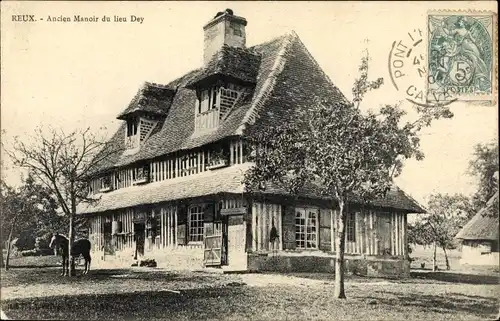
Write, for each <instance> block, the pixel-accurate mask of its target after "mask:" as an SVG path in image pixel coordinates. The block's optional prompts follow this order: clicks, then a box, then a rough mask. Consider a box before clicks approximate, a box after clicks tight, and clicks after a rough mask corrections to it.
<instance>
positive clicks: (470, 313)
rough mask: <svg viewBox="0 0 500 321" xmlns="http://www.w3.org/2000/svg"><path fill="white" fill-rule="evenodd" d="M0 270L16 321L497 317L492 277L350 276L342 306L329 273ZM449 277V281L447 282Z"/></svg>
mask: <svg viewBox="0 0 500 321" xmlns="http://www.w3.org/2000/svg"><path fill="white" fill-rule="evenodd" d="M58 273H59V269H54V268H37V269H34V268H14V269H11V270H10V271H7V272H4V271H2V279H1V281H2V282H1V284H2V301H1V307H2V310H3V311H4V312H5V313H6V314H7V316H8V317H9V318H15V319H73V320H76V319H86V320H98V319H99V320H131V319H134V320H160V319H161V320H200V319H218V320H221V319H223V320H248V319H253V320H285V319H288V320H311V319H315V320H358V319H365V318H366V319H370V320H381V319H384V320H403V319H406V320H423V319H424V320H425V319H426V320H449V319H459V320H485V319H487V318H491V317H493V316H494V315H496V313H498V301H497V299H496V298H497V297H498V296H499V294H500V293H499V289H498V278H497V277H496V276H486V275H475V276H470V277H469V278H464V277H459V278H458V279H459V280H457V277H456V275H455V277H453V275H454V274H451V273H446V272H438V273H429V272H418V273H413V278H411V279H406V280H384V279H374V278H361V277H353V276H351V277H349V278H348V280H347V283H346V291H347V296H348V299H347V300H342V301H338V300H335V299H333V298H332V296H333V279H332V275H329V274H288V275H279V274H241V275H240V274H237V275H236V274H235V275H227V274H224V275H223V274H215V273H206V272H203V273H200V272H198V273H196V272H188V271H182V272H174V271H164V270H159V269H145V268H134V269H123V270H93V271H91V274H89V275H87V276H77V277H74V278H67V277H59V276H58ZM450 275H451V277H450Z"/></svg>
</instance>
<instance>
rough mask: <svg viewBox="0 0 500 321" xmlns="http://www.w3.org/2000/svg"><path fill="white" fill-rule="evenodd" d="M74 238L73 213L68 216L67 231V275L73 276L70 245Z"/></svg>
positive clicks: (73, 267)
mask: <svg viewBox="0 0 500 321" xmlns="http://www.w3.org/2000/svg"><path fill="white" fill-rule="evenodd" d="M74 239H75V235H74V228H73V213H71V214H70V216H69V233H68V259H69V262H70V264H69V273H68V274H69V276H73V275H74V274H75V266H74V264H72V260H71V247H72V246H73V243H74Z"/></svg>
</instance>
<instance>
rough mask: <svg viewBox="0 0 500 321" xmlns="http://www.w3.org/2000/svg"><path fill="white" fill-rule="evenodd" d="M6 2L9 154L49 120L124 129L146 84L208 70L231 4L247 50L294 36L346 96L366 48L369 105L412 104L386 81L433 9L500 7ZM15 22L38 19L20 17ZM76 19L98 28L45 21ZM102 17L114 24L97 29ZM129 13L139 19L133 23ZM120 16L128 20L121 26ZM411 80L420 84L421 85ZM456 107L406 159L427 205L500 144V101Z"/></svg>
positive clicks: (68, 126)
mask: <svg viewBox="0 0 500 321" xmlns="http://www.w3.org/2000/svg"><path fill="white" fill-rule="evenodd" d="M1 6H2V11H1V14H2V19H1V36H2V37H1V42H2V46H1V75H2V77H1V93H2V95H1V127H2V130H5V131H6V134H5V135H3V136H2V141H3V142H5V143H6V144H7V146H8V143H9V141H11V139H12V137H14V136H20V137H21V139H27V137H28V135H31V134H33V132H34V129H35V128H36V127H37V126H47V125H49V124H50V125H51V126H53V127H56V128H62V129H63V130H66V131H69V130H72V129H75V128H86V127H88V126H90V127H91V128H92V129H93V130H98V128H100V127H102V126H104V127H106V128H107V132H108V133H109V135H111V134H112V133H113V132H114V131H115V130H116V129H117V128H118V126H119V124H120V121H119V120H117V119H116V116H117V115H118V114H119V113H120V112H121V111H122V110H124V109H125V108H126V106H127V104H128V103H129V102H130V100H131V99H132V97H133V96H134V95H135V93H136V92H137V90H138V88H139V86H140V85H141V84H142V83H143V82H144V81H151V82H156V83H162V84H166V83H168V82H169V81H171V80H173V79H175V78H176V77H178V76H181V75H183V74H184V73H186V72H188V71H190V70H192V69H195V68H198V67H199V66H201V65H202V59H203V25H205V24H206V23H207V22H208V21H209V20H210V19H211V18H212V17H213V16H214V15H215V14H216V13H217V12H218V11H223V10H224V9H226V8H231V9H232V10H233V11H234V13H235V14H236V15H239V16H243V17H245V18H246V19H247V21H248V25H247V27H246V34H247V46H252V45H256V44H259V43H261V42H264V41H268V40H270V39H272V38H275V37H278V36H280V35H283V34H285V33H287V32H290V31H291V30H294V31H295V32H296V33H297V34H298V36H299V38H300V39H301V41H302V42H303V43H304V44H305V46H306V47H307V48H308V50H309V51H310V53H311V54H312V56H313V57H314V58H315V59H316V61H317V62H318V64H319V65H320V66H321V67H322V68H323V70H324V71H325V73H326V74H327V75H328V76H329V77H330V78H331V80H332V81H333V83H334V84H335V85H336V86H337V87H338V88H339V89H340V90H341V91H342V92H343V93H344V94H345V95H346V96H347V97H348V98H351V97H352V95H351V88H352V84H353V81H354V79H355V77H356V75H357V73H358V72H357V68H358V65H359V61H360V58H361V55H362V52H363V50H364V49H368V51H369V53H370V57H371V62H370V71H369V76H370V77H371V78H377V77H383V78H384V85H383V86H382V87H381V89H379V90H377V91H374V92H371V93H369V94H368V95H367V97H366V99H365V101H364V102H363V104H364V105H365V106H368V107H370V108H377V107H378V106H380V105H382V104H393V103H396V102H398V101H405V98H406V94H405V93H404V91H402V90H396V89H395V87H394V86H393V85H392V83H391V81H390V71H389V68H388V57H389V53H390V50H391V46H392V43H393V42H394V41H396V40H400V39H406V41H408V33H413V32H414V31H415V30H418V29H421V30H423V31H424V33H425V31H426V30H427V29H426V28H427V27H426V21H427V20H426V17H427V13H428V12H429V10H434V11H435V10H444V9H447V10H457V9H467V8H474V9H476V10H480V9H482V10H492V11H495V12H496V10H497V9H496V5H495V3H494V2H478V3H472V2H429V3H424V2H398V3H391V2H363V3H362V2H319V1H318V2H80V1H78V2H71V3H70V2H62V1H57V2H13V1H9V2H2V3H1ZM17 14H32V15H35V18H36V19H37V20H38V21H37V22H33V23H21V22H14V21H12V15H17ZM74 15H81V16H95V17H97V18H98V20H99V22H89V23H84V22H79V23H78V22H66V23H64V22H49V21H47V17H48V16H51V17H60V16H63V17H69V18H70V19H73V16H74ZM104 15H106V16H109V17H110V18H111V22H101V21H100V20H101V19H102V17H103V16H104ZM132 15H134V16H136V17H141V18H143V21H142V23H139V22H131V21H130V17H131V16H132ZM114 16H119V17H125V18H127V22H113V20H114ZM40 19H43V21H41V20H40ZM422 53H423V54H425V51H422ZM405 67H406V66H405ZM410 71H411V70H410ZM415 77H416V76H415ZM407 81H409V83H411V84H413V82H414V83H415V84H416V86H421V85H424V84H422V81H421V80H420V79H418V78H411V77H410V78H408V80H407ZM407 84H408V83H407ZM402 106H403V107H404V108H407V109H408V110H410V108H411V106H410V105H409V104H403V105H402ZM450 108H451V110H452V112H453V113H454V115H455V117H454V118H453V119H450V120H439V121H437V122H435V123H433V124H432V126H431V127H430V128H428V129H426V130H425V131H424V132H423V133H422V140H421V148H422V151H423V152H424V153H425V155H426V157H425V159H424V160H423V161H414V160H410V161H407V162H406V165H405V168H404V170H403V173H402V175H401V176H400V177H398V178H397V179H396V183H397V184H398V186H400V187H401V188H402V189H403V190H405V191H406V192H407V193H408V194H410V195H412V196H413V197H414V198H415V199H416V200H417V201H419V202H421V203H422V204H424V205H425V204H426V198H427V197H428V195H429V194H432V193H464V194H470V193H471V192H473V191H474V188H475V182H474V180H473V179H472V178H471V177H469V176H467V175H466V171H467V166H468V162H469V160H470V158H471V154H472V152H473V147H474V145H476V144H478V143H487V142H491V141H492V140H494V139H497V137H498V127H497V126H498V125H497V124H498V105H497V104H496V105H493V106H480V105H477V104H472V103H464V102H456V103H453V104H452V105H451V107H450ZM410 115H411V114H410ZM2 156H4V155H2ZM4 174H6V177H7V181H8V182H9V183H11V184H18V183H19V176H20V175H19V172H18V171H16V170H14V169H8V170H7V171H6V172H5V173H4Z"/></svg>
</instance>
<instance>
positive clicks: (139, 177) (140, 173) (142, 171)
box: [132, 165, 149, 184]
mask: <svg viewBox="0 0 500 321" xmlns="http://www.w3.org/2000/svg"><path fill="white" fill-rule="evenodd" d="M132 181H133V182H134V184H141V183H147V182H149V166H148V165H144V166H143V167H136V168H134V169H133V170H132Z"/></svg>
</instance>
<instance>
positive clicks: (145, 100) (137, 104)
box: [117, 82, 175, 119]
mask: <svg viewBox="0 0 500 321" xmlns="http://www.w3.org/2000/svg"><path fill="white" fill-rule="evenodd" d="M174 95H175V89H174V88H170V87H167V86H162V85H158V84H154V83H150V82H146V83H144V85H142V86H141V88H140V89H139V90H138V91H137V94H136V95H135V96H134V98H133V99H132V101H131V102H130V104H129V105H128V107H127V108H126V109H125V110H124V111H123V112H122V113H120V115H118V117H117V118H118V119H126V116H127V115H130V114H133V113H136V112H139V111H141V112H145V113H148V114H152V115H160V116H165V115H167V113H168V109H169V108H170V105H172V100H173V98H174Z"/></svg>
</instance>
